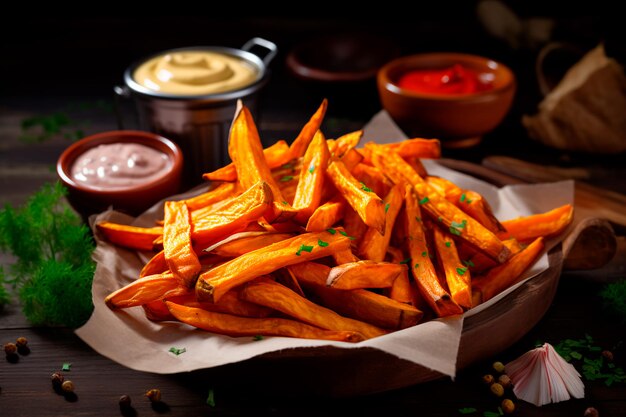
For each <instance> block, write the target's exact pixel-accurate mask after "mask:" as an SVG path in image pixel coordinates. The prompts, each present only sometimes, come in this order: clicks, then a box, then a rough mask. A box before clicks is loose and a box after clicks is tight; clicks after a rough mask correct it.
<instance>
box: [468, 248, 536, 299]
mask: <svg viewBox="0 0 626 417" xmlns="http://www.w3.org/2000/svg"><path fill="white" fill-rule="evenodd" d="M543 247H544V244H543V238H542V237H538V238H537V239H535V240H534V241H533V242H532V243H531V244H530V245H528V246H527V247H525V248H524V249H522V250H521V251H520V252H518V253H516V254H515V255H513V256H512V257H511V258H509V260H508V261H506V262H505V263H503V264H501V265H498V266H496V267H495V268H492V269H490V270H489V272H487V275H485V276H482V277H477V278H475V279H474V280H473V281H472V286H473V288H474V292H475V293H477V294H480V296H479V297H478V299H479V300H480V302H483V303H484V302H485V301H487V300H489V299H491V298H493V297H494V296H496V295H497V294H499V293H500V292H502V291H504V290H505V289H507V288H509V287H510V286H511V285H513V284H515V283H516V282H517V281H518V279H519V278H520V276H521V275H522V274H523V273H524V271H526V270H527V269H528V268H529V267H530V266H531V265H532V264H533V263H534V262H535V260H536V259H537V257H538V256H539V255H540V254H541V251H542V250H543Z"/></svg>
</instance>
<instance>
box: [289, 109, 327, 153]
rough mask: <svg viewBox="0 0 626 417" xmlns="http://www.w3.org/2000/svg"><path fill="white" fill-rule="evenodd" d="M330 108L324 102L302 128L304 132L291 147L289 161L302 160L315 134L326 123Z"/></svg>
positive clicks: (301, 132)
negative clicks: (327, 112)
mask: <svg viewBox="0 0 626 417" xmlns="http://www.w3.org/2000/svg"><path fill="white" fill-rule="evenodd" d="M327 107H328V101H327V100H326V99H324V100H322V104H320V106H319V108H318V109H317V111H316V112H315V113H314V114H313V116H311V119H310V120H309V121H308V122H307V123H306V124H305V125H304V126H303V127H302V130H301V131H300V133H299V134H298V137H296V138H295V139H294V141H293V143H292V144H291V146H290V147H289V156H290V158H289V160H292V159H296V158H300V157H301V156H303V155H304V153H305V152H306V150H307V148H308V147H309V144H310V143H311V141H312V140H313V137H314V136H315V132H317V131H318V130H320V127H321V126H322V122H323V121H324V116H325V115H326V108H327Z"/></svg>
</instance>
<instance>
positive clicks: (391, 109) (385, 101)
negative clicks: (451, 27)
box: [377, 52, 516, 147]
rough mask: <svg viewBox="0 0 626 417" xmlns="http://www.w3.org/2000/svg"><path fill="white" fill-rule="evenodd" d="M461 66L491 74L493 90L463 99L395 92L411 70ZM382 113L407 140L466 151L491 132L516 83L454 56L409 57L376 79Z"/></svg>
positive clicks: (470, 58) (498, 70) (504, 70)
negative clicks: (438, 142)
mask: <svg viewBox="0 0 626 417" xmlns="http://www.w3.org/2000/svg"><path fill="white" fill-rule="evenodd" d="M454 64H461V65H463V66H464V67H467V68H471V69H474V70H476V71H478V72H479V73H487V74H492V76H493V89H491V90H488V91H482V92H477V93H473V94H465V95H443V94H427V93H418V92H415V91H412V90H407V89H404V88H400V87H399V86H398V85H397V82H398V79H399V78H400V76H401V75H402V74H404V73H406V72H408V71H412V70H420V69H422V70H424V69H442V68H447V67H451V66H452V65H454ZM377 82H378V92H379V94H380V99H381V102H382V105H383V108H384V109H385V110H387V112H388V113H389V115H390V116H391V117H392V118H393V119H394V121H395V122H396V123H397V124H398V126H400V128H402V130H404V131H405V133H406V134H407V135H409V136H412V137H427V138H439V139H441V140H442V144H443V145H444V146H449V147H463V146H471V145H474V144H476V143H478V142H479V141H480V138H481V136H482V135H483V134H485V133H487V132H489V131H491V130H493V129H494V128H495V127H496V126H497V125H498V124H499V123H500V122H501V121H502V119H503V118H504V116H505V115H506V114H507V112H508V111H509V109H510V107H511V103H512V101H513V96H514V94H515V88H516V82H515V76H514V74H513V72H512V71H511V70H510V69H509V68H508V67H506V66H505V65H503V64H501V63H499V62H496V61H493V60H491V59H488V58H484V57H480V56H476V55H467V54H459V53H446V52H443V53H429V54H418V55H411V56H406V57H402V58H398V59H396V60H394V61H391V62H390V63H388V64H387V65H385V66H384V67H383V68H381V69H380V71H379V72H378V76H377Z"/></svg>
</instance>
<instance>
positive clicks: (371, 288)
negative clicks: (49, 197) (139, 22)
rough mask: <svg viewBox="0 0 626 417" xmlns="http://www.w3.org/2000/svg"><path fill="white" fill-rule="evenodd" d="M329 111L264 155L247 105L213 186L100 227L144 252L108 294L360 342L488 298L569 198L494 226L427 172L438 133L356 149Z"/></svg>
mask: <svg viewBox="0 0 626 417" xmlns="http://www.w3.org/2000/svg"><path fill="white" fill-rule="evenodd" d="M325 112H326V101H324V102H323V103H322V105H321V106H320V108H319V109H318V110H317V111H316V112H315V114H314V115H313V117H311V119H310V120H309V122H308V123H307V124H306V125H305V126H304V128H303V129H302V131H301V132H300V134H299V135H298V137H297V138H296V139H295V140H294V142H293V143H292V144H291V145H290V146H289V145H287V143H286V142H284V141H278V142H276V143H275V144H274V145H272V146H270V147H267V148H265V149H263V147H262V145H261V140H260V138H259V134H258V131H257V128H256V126H255V123H254V120H253V118H252V115H251V114H250V111H249V110H248V109H247V108H245V107H243V108H242V110H241V111H240V112H239V114H238V115H237V116H236V117H235V120H234V122H233V126H232V128H231V132H230V139H229V145H228V149H229V153H230V156H231V159H232V161H233V162H232V163H231V164H230V165H228V166H226V167H223V168H220V169H218V170H216V171H213V172H208V173H206V174H204V176H203V177H204V178H205V179H207V180H210V181H212V188H211V189H210V190H209V191H207V192H205V193H203V194H200V195H199V196H197V197H193V198H189V199H187V200H181V201H167V202H166V203H165V207H164V217H163V220H162V221H160V222H158V224H156V225H155V226H154V227H150V228H142V227H136V226H130V225H123V224H116V223H111V222H101V223H99V224H97V225H96V226H97V230H98V232H99V234H100V237H101V238H103V239H105V240H108V241H109V242H110V243H112V244H115V245H118V246H121V247H124V248H127V249H133V250H142V251H154V256H153V258H152V259H151V260H150V261H149V262H148V263H147V264H146V265H145V266H144V268H143V269H142V271H141V273H140V274H139V276H138V277H137V280H136V281H134V282H132V283H130V284H128V285H127V286H125V287H122V288H119V289H117V290H116V291H114V292H112V293H111V294H110V295H109V296H108V297H107V298H106V300H105V302H106V304H107V305H108V306H109V307H110V308H112V309H118V308H129V307H137V306H142V307H143V308H144V310H145V312H146V316H147V317H148V318H149V319H151V320H155V321H161V320H178V321H181V322H184V323H187V324H189V325H191V326H195V327H197V328H200V329H204V330H207V331H211V332H215V333H220V334H224V335H228V336H232V337H242V336H248V337H252V336H257V335H267V336H289V337H300V338H315V339H327V340H337V341H344V342H359V341H362V340H365V339H369V338H373V337H378V336H381V335H384V334H386V333H388V332H391V331H395V330H399V329H404V328H407V327H411V326H415V325H417V324H419V323H420V322H421V321H422V320H424V318H432V317H446V316H452V315H456V314H462V313H463V312H464V311H466V310H468V309H470V308H472V307H474V306H476V305H477V304H479V303H481V302H484V301H486V300H488V299H490V298H492V297H494V296H496V295H497V294H498V293H500V292H502V291H503V290H505V289H506V288H508V287H510V286H511V285H513V284H514V283H516V282H517V281H519V279H521V277H522V276H523V274H524V272H525V271H526V270H527V269H528V268H530V266H531V265H532V264H533V263H534V262H535V260H536V259H537V257H538V256H539V255H540V253H541V251H542V250H543V247H544V244H543V238H545V237H551V236H554V235H555V234H558V233H562V232H563V230H565V228H566V227H567V225H568V224H569V223H570V222H571V219H572V210H573V209H572V207H571V206H563V207H560V208H556V209H554V210H552V211H550V212H548V213H540V214H536V215H534V216H528V217H522V218H517V219H513V220H508V221H503V222H500V221H498V219H496V217H495V216H494V215H493V213H492V212H491V208H490V207H489V204H488V202H487V201H486V200H485V199H484V198H483V196H481V195H480V194H478V193H477V192H475V191H473V190H466V189H462V188H460V187H459V186H457V185H456V184H454V183H452V182H450V181H448V180H445V179H443V178H437V177H431V176H428V173H427V172H426V169H425V168H424V166H423V165H422V163H421V162H420V159H421V158H438V157H439V156H440V153H441V151H440V147H439V141H437V140H435V139H432V140H428V139H410V140H407V141H403V142H400V143H396V144H390V145H377V144H373V143H370V144H367V145H366V146H365V148H360V149H357V145H358V143H359V141H360V138H361V135H362V132H360V131H359V132H353V133H349V134H347V135H345V136H342V137H340V138H338V139H336V140H333V139H326V138H325V137H324V135H323V134H322V132H321V131H320V126H321V123H322V121H323V119H324V114H325Z"/></svg>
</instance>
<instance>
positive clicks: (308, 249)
mask: <svg viewBox="0 0 626 417" xmlns="http://www.w3.org/2000/svg"><path fill="white" fill-rule="evenodd" d="M303 251H304V252H309V253H311V252H313V246H309V245H305V244H302V245H300V249H298V252H296V255H297V256H300V255H301V254H302V252H303Z"/></svg>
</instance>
